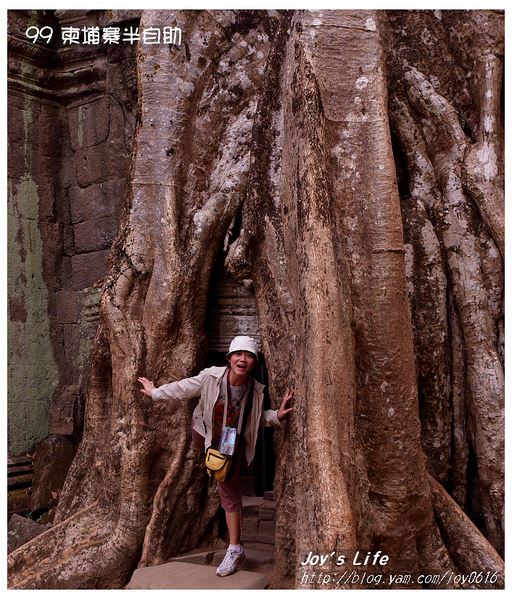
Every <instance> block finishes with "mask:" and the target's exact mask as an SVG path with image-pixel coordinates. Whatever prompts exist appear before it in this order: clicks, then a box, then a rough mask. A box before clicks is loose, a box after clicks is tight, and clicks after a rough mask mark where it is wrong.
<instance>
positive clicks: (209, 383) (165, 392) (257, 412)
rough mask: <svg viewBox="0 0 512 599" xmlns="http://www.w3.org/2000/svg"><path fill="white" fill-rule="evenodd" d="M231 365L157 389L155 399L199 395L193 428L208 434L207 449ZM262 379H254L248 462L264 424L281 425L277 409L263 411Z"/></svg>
mask: <svg viewBox="0 0 512 599" xmlns="http://www.w3.org/2000/svg"><path fill="white" fill-rule="evenodd" d="M226 368H227V366H212V367H211V368H205V369H204V370H201V372H200V373H199V374H198V375H197V376H192V377H190V378H188V379H182V380H181V381H176V382H174V383H168V384H166V385H162V386H160V387H157V388H156V389H153V391H152V392H151V397H152V398H153V399H178V400H186V399H192V398H194V397H199V398H200V399H199V403H198V404H197V407H196V409H195V410H194V414H193V416H192V418H193V424H192V428H193V429H194V430H195V431H197V432H198V433H199V434H200V435H203V437H204V447H205V449H207V448H208V447H210V445H211V442H212V421H213V408H214V406H215V402H216V401H217V398H218V397H219V392H220V388H221V384H222V376H223V375H224V373H225V372H226ZM264 388H265V385H262V384H261V383H259V382H258V381H254V389H253V396H252V402H253V403H252V410H251V412H250V414H249V419H248V421H247V426H246V427H245V433H244V438H245V457H246V459H247V464H250V463H251V462H252V460H253V458H254V452H255V450H256V441H257V439H258V429H259V427H260V426H280V425H281V423H280V422H279V419H278V417H277V410H263V389H264Z"/></svg>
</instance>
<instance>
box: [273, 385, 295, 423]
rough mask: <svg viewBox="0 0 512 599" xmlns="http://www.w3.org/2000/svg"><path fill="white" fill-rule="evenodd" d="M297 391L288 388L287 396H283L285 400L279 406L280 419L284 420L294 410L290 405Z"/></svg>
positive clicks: (278, 415) (278, 414)
mask: <svg viewBox="0 0 512 599" xmlns="http://www.w3.org/2000/svg"><path fill="white" fill-rule="evenodd" d="M294 393H295V391H294V390H293V389H287V390H286V393H285V396H284V397H283V401H282V402H281V405H280V406H279V410H278V411H277V417H278V418H279V420H280V421H283V420H284V419H285V418H288V416H289V415H290V413H291V412H293V408H289V407H288V405H289V404H290V403H291V401H292V398H293V394H294Z"/></svg>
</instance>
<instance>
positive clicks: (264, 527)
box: [258, 520, 275, 544]
mask: <svg viewBox="0 0 512 599" xmlns="http://www.w3.org/2000/svg"><path fill="white" fill-rule="evenodd" d="M274 533H275V523H274V521H273V520H260V522H259V527H258V541H259V542H260V543H271V544H274Z"/></svg>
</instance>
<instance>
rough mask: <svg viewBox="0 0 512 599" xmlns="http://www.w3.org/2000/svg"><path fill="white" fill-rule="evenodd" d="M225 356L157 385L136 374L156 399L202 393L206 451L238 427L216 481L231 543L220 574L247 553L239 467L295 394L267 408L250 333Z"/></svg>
mask: <svg viewBox="0 0 512 599" xmlns="http://www.w3.org/2000/svg"><path fill="white" fill-rule="evenodd" d="M226 358H227V360H228V362H229V364H228V366H227V367H225V366H212V367H211V368H205V369H204V370H202V371H201V372H200V373H199V374H198V375H197V376H194V377H191V378H187V379H182V380H181V381H176V382H174V383H168V384H167V385H162V386H161V387H158V388H155V386H154V385H153V383H152V382H151V381H149V380H148V379H146V378H145V377H142V376H141V377H139V378H138V381H139V382H140V383H141V384H142V386H143V389H141V392H142V393H144V394H145V395H149V396H150V397H152V398H153V399H189V398H193V397H199V398H200V399H199V403H198V405H197V407H196V409H195V410H194V414H193V424H192V439H193V442H194V445H195V446H196V447H197V448H198V450H201V451H202V450H203V449H204V451H206V450H207V449H208V447H213V448H214V449H219V446H220V444H221V441H222V438H223V431H224V428H232V429H233V428H234V429H239V430H240V434H239V435H237V441H236V445H235V449H234V455H233V458H232V459H233V462H232V465H231V469H230V473H229V476H228V479H227V480H226V481H224V482H220V481H217V490H218V493H219V495H220V500H221V505H222V507H223V508H224V510H225V512H226V522H227V525H228V531H229V543H230V544H229V547H228V549H227V551H226V555H225V557H224V560H223V561H222V563H221V564H220V566H219V567H218V568H217V575H218V576H227V575H229V574H232V573H233V572H234V571H235V570H236V568H237V566H238V565H239V564H240V563H241V562H242V561H243V560H244V559H245V552H244V548H243V546H242V545H241V544H240V529H241V512H242V494H241V484H240V467H241V464H242V458H243V455H244V454H245V458H246V461H247V464H248V465H249V464H250V463H251V462H252V460H253V458H254V452H255V449H256V440H257V436H258V428H259V427H260V426H280V424H281V422H282V421H283V420H284V419H285V418H287V417H288V415H289V414H290V413H291V412H292V410H293V408H290V407H288V404H289V403H290V402H291V400H292V398H293V394H294V391H293V390H290V389H288V390H287V392H286V394H285V396H284V398H283V400H282V402H281V406H280V407H279V410H263V389H264V388H265V386H264V385H262V384H261V383H259V382H258V381H256V380H254V379H253V378H252V377H250V376H249V374H250V372H251V371H252V369H253V368H254V365H255V364H256V361H257V360H258V348H257V343H256V341H255V340H254V339H253V338H252V337H246V336H237V337H235V338H234V339H233V341H232V342H231V344H230V346H229V351H228V353H227V354H226ZM226 400H227V406H226V405H225V403H226ZM224 418H225V419H226V420H225V427H224V426H223V421H224ZM240 421H241V424H240ZM223 448H225V445H223Z"/></svg>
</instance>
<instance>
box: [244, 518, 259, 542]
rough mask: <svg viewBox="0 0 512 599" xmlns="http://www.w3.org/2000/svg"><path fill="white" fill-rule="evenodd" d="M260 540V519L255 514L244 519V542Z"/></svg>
mask: <svg viewBox="0 0 512 599" xmlns="http://www.w3.org/2000/svg"><path fill="white" fill-rule="evenodd" d="M257 541H258V519H257V518H256V517H254V516H251V517H249V518H246V517H245V515H244V517H243V519H242V542H247V543H249V542H257Z"/></svg>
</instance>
